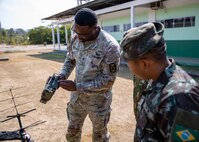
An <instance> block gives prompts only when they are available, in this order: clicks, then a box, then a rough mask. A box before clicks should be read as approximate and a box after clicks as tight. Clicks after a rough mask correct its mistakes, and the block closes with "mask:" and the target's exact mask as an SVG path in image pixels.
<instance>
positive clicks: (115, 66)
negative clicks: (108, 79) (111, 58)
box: [109, 63, 117, 73]
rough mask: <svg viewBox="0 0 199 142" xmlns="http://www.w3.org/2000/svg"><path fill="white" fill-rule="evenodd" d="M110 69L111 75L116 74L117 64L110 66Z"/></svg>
mask: <svg viewBox="0 0 199 142" xmlns="http://www.w3.org/2000/svg"><path fill="white" fill-rule="evenodd" d="M109 69H110V72H111V73H115V72H116V71H117V65H116V64H115V63H111V64H109Z"/></svg>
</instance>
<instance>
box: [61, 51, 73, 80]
mask: <svg viewBox="0 0 199 142" xmlns="http://www.w3.org/2000/svg"><path fill="white" fill-rule="evenodd" d="M75 64H76V62H75V60H72V59H71V58H70V56H69V52H67V54H66V59H65V61H64V64H63V66H62V68H61V71H60V74H63V75H65V77H66V79H67V78H68V77H69V75H70V74H71V72H72V71H73V69H74V67H75Z"/></svg>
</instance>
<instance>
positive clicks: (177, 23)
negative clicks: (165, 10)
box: [158, 16, 195, 28]
mask: <svg viewBox="0 0 199 142" xmlns="http://www.w3.org/2000/svg"><path fill="white" fill-rule="evenodd" d="M158 22H161V23H162V24H164V26H165V28H180V27H194V26H195V16H190V17H181V18H173V19H165V20H159V21H158Z"/></svg>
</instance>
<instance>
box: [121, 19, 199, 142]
mask: <svg viewBox="0 0 199 142" xmlns="http://www.w3.org/2000/svg"><path fill="white" fill-rule="evenodd" d="M163 31H164V26H163V25H162V24H161V23H148V24H145V25H142V26H140V27H138V28H132V29H130V30H129V31H127V33H126V34H125V35H124V38H123V40H122V42H121V48H122V50H123V56H124V59H126V60H127V62H128V66H129V68H130V70H131V71H132V72H133V73H134V74H135V75H136V77H138V78H140V79H143V80H150V81H149V84H148V85H147V88H146V90H145V91H143V92H142V94H141V99H140V101H139V103H138V108H137V111H138V113H137V115H138V116H137V125H136V131H135V136H134V141H135V142H168V141H169V142H174V141H175V142H181V141H182V142H184V141H186V142H187V141H191V142H198V141H199V123H198V122H199V85H198V84H197V82H196V81H195V80H194V79H193V78H191V77H190V76H189V75H188V74H187V73H186V72H185V71H184V70H183V69H181V68H180V67H178V66H177V65H176V64H175V62H174V60H173V59H168V58H167V55H166V43H165V41H164V38H163Z"/></svg>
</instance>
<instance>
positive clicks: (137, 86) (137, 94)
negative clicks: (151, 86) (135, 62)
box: [133, 75, 148, 118]
mask: <svg viewBox="0 0 199 142" xmlns="http://www.w3.org/2000/svg"><path fill="white" fill-rule="evenodd" d="M147 84H148V81H145V80H141V79H139V78H137V77H136V76H135V75H134V76H133V85H134V89H133V104H134V114H135V118H137V106H138V102H139V101H140V98H141V97H142V92H143V91H144V90H145V89H146V87H147Z"/></svg>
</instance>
